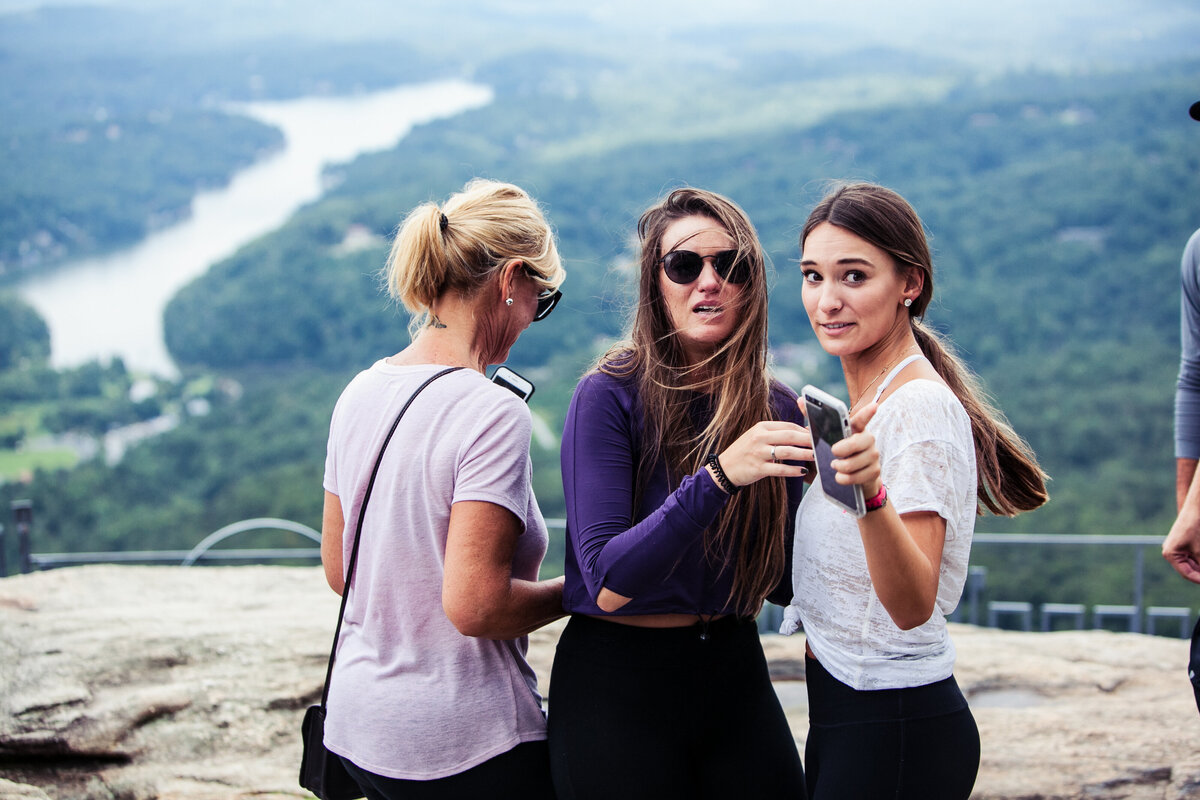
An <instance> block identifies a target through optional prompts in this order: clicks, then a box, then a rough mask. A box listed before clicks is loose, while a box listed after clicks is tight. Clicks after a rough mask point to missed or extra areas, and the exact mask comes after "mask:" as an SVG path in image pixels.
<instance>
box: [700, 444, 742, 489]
mask: <svg viewBox="0 0 1200 800" xmlns="http://www.w3.org/2000/svg"><path fill="white" fill-rule="evenodd" d="M704 466H705V468H706V469H707V470H708V474H709V475H711V476H712V479H713V481H714V482H715V483H716V484H717V486H720V487H721V489H722V490H723V491H724V492H725V493H726V494H729V495H735V494H737V493H738V491H739V490H740V489H741V488H742V487H740V486H738V485H737V484H735V483H734V482H733V481H731V480H729V476H728V475H726V474H725V470H724V468H723V467H722V466H721V459H719V458H717V454H716V453H709V455H708V458H706V459H705V460H704Z"/></svg>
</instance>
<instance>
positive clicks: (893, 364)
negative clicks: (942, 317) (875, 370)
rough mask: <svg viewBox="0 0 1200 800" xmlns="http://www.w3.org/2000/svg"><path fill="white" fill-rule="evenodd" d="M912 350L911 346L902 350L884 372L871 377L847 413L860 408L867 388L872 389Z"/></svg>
mask: <svg viewBox="0 0 1200 800" xmlns="http://www.w3.org/2000/svg"><path fill="white" fill-rule="evenodd" d="M910 352H912V348H911V347H910V348H908V349H907V350H905V351H904V352H902V353H901V354H900V356H899V357H898V358H897V359H896V360H895V361H893V362H892V363H890V364H888V365H887V366H886V367H884V368H883V372H881V373H879V374H878V375H876V376H875V377H874V378H871V382H870V383H868V384H867V385H866V386H864V387H863V390H862V392H861V393H860V394H859V395H858V399H857V400H855V401H854V404H853V405H851V406H850V411H849V412H847V413H850V414H853V413H854V409H856V408H858V404H859V403H861V402H862V401H863V398H864V397H866V396H867V390H869V389H870V388H871V387H872V386H874V385H875V381H877V380H879V379H880V378H882V377H883V376H884V375H887V374H888V372H890V371H891V369H892V367H894V366H896V365H897V364H899V363H900V362H901V361H903V360H904V357H905V356H906V355H908V354H909V353H910ZM918 352H920V350H919V348H918Z"/></svg>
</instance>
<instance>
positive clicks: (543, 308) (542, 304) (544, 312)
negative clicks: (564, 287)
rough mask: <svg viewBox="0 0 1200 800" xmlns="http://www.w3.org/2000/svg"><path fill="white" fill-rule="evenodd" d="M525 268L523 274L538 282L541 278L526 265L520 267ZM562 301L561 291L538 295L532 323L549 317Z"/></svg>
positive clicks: (545, 292)
mask: <svg viewBox="0 0 1200 800" xmlns="http://www.w3.org/2000/svg"><path fill="white" fill-rule="evenodd" d="M522 266H523V267H524V268H525V274H526V275H528V276H529V278H530V279H532V280H535V281H536V280H538V279H539V278H540V277H541V276H540V275H538V274H537V273H536V272H534V271H533V269H531V268H530V266H529V265H528V264H523V265H522ZM559 300H562V291H561V290H559V289H547V290H546V291H544V292H540V293H538V296H537V311H535V312H533V321H534V322H537V321H538V320H541V319H545V318H546V317H548V316H550V312H551V311H553V310H554V307H555V306H556V305H558V301H559Z"/></svg>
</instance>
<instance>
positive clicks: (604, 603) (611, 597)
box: [596, 589, 633, 614]
mask: <svg viewBox="0 0 1200 800" xmlns="http://www.w3.org/2000/svg"><path fill="white" fill-rule="evenodd" d="M632 599H633V598H632V597H625V596H624V595H619V594H617V593H616V592H614V591H610V590H608V589H601V590H600V593H599V594H598V595H596V605H597V606H599V608H600V610H601V611H603V612H605V613H606V614H612V613H613V612H616V611H620V610H621V609H622V608H624V607H625V604H626V603H628V602H629V601H630V600H632Z"/></svg>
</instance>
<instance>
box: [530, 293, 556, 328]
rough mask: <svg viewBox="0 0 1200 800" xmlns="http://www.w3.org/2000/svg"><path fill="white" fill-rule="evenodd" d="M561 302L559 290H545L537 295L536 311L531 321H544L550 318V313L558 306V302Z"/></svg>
mask: <svg viewBox="0 0 1200 800" xmlns="http://www.w3.org/2000/svg"><path fill="white" fill-rule="evenodd" d="M559 300H562V291H561V290H559V289H547V290H546V291H544V292H542V293H541V294H539V295H538V298H537V301H538V304H537V311H535V312H534V314H533V321H534V322H537V321H538V320H539V319H545V318H546V317H548V316H550V312H551V311H553V310H554V307H555V306H556V305H558V301H559Z"/></svg>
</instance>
